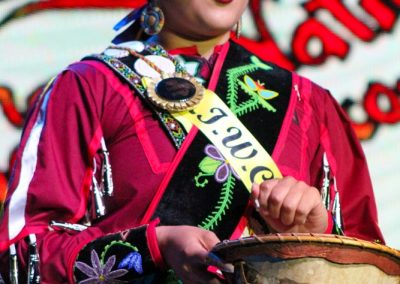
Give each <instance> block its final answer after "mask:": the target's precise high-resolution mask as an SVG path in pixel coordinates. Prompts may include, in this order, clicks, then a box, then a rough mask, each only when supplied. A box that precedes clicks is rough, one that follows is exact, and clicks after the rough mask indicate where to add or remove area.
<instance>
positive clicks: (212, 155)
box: [195, 144, 240, 230]
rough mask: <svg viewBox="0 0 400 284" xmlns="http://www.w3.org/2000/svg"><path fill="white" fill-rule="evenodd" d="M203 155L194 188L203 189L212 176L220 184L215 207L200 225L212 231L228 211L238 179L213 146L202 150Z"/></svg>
mask: <svg viewBox="0 0 400 284" xmlns="http://www.w3.org/2000/svg"><path fill="white" fill-rule="evenodd" d="M204 153H205V154H206V157H205V158H204V159H203V160H202V161H201V162H200V164H199V168H200V173H199V174H198V175H197V176H196V177H195V182H196V186H197V187H200V188H204V187H205V186H206V185H207V184H208V178H207V177H209V176H214V179H215V181H216V182H217V183H221V184H222V189H221V194H220V197H219V199H218V203H217V205H216V206H215V207H214V210H213V212H212V213H211V214H210V215H208V216H207V217H206V218H205V220H204V221H202V222H201V224H200V227H202V228H203V229H207V230H212V229H213V228H214V227H215V226H217V225H218V223H219V222H220V221H221V219H222V216H223V215H225V214H226V210H227V209H229V205H230V204H231V203H232V199H233V188H234V187H235V181H236V179H240V178H239V176H238V175H237V173H236V172H235V170H234V169H233V168H232V167H231V166H230V165H229V163H228V162H227V161H226V160H225V159H224V157H223V156H222V154H221V153H220V152H219V151H218V149H217V148H216V147H215V146H214V145H211V144H208V145H207V146H206V147H205V148H204ZM201 179H203V180H201Z"/></svg>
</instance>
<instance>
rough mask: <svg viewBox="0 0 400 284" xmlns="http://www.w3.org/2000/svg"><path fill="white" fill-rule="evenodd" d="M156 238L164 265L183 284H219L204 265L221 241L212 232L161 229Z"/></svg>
mask: <svg viewBox="0 0 400 284" xmlns="http://www.w3.org/2000/svg"><path fill="white" fill-rule="evenodd" d="M156 234H157V240H158V245H159V248H160V251H161V254H162V255H163V257H164V260H165V262H166V263H167V265H168V266H169V267H171V268H172V269H174V271H175V273H176V275H177V277H178V278H179V279H180V280H182V281H183V283H219V281H218V280H217V278H216V276H215V275H214V274H211V273H210V272H208V271H207V264H206V259H207V254H208V252H209V251H210V250H211V249H212V248H213V247H214V245H216V244H217V243H219V241H220V240H219V239H218V238H217V236H216V235H215V234H214V233H213V232H210V231H206V230H203V229H200V228H197V227H192V226H160V227H157V228H156Z"/></svg>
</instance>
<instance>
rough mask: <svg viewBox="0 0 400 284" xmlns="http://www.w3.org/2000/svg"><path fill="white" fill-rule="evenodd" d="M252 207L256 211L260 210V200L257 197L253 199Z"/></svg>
mask: <svg viewBox="0 0 400 284" xmlns="http://www.w3.org/2000/svg"><path fill="white" fill-rule="evenodd" d="M254 208H255V209H256V211H257V212H258V211H260V201H258V199H254Z"/></svg>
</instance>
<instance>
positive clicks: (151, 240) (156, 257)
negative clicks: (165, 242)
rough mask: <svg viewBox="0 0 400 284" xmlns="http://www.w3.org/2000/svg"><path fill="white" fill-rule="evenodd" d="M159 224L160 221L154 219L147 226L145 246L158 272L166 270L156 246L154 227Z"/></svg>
mask: <svg viewBox="0 0 400 284" xmlns="http://www.w3.org/2000/svg"><path fill="white" fill-rule="evenodd" d="M159 223H160V219H159V218H157V219H154V220H153V221H151V222H150V224H149V226H148V227H147V246H148V248H149V251H150V255H151V258H152V259H153V262H154V264H155V266H156V267H157V268H158V269H160V270H165V269H166V267H167V266H166V264H165V262H164V259H163V257H162V255H161V251H160V248H159V246H158V240H157V234H156V226H157V225H158V224H159Z"/></svg>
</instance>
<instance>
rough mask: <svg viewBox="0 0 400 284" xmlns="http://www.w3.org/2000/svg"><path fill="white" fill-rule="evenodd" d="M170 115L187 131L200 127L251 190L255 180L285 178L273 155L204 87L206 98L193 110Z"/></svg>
mask: <svg viewBox="0 0 400 284" xmlns="http://www.w3.org/2000/svg"><path fill="white" fill-rule="evenodd" d="M171 114H172V115H173V116H174V117H175V119H177V120H178V121H179V122H180V123H181V124H182V125H183V126H184V127H185V129H186V130H187V131H189V130H190V128H191V126H192V125H195V126H196V127H197V128H199V129H200V131H202V132H203V133H204V135H206V136H207V138H208V139H209V140H210V141H211V143H212V144H214V146H215V147H217V149H218V150H219V151H220V152H221V154H222V155H223V156H224V157H225V159H226V161H227V162H228V163H229V164H230V166H231V167H232V168H233V169H234V170H235V171H236V173H237V174H238V175H239V177H240V178H241V180H242V182H243V183H244V185H245V186H246V188H247V189H248V190H249V191H251V186H252V184H253V183H261V182H262V181H264V180H268V179H272V178H281V177H282V174H281V172H280V171H279V169H278V167H277V165H276V164H275V162H274V160H273V159H272V157H271V156H270V155H269V154H268V152H267V151H265V150H264V148H263V147H262V146H261V144H260V143H259V142H258V141H257V139H256V138H255V137H254V136H253V134H251V133H250V131H249V130H247V128H246V127H245V126H244V125H243V123H242V122H241V121H240V120H239V119H238V118H237V117H236V116H235V115H234V114H233V113H232V111H231V110H230V109H229V108H228V106H227V105H226V104H225V103H224V102H223V101H222V100H221V99H220V98H219V97H218V96H217V95H216V94H215V93H214V92H212V91H210V90H205V92H204V98H203V99H202V101H201V102H200V103H199V104H198V105H197V106H196V107H195V108H194V109H193V110H190V111H184V112H172V113H171ZM260 127H262V126H261V125H260Z"/></svg>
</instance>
